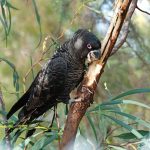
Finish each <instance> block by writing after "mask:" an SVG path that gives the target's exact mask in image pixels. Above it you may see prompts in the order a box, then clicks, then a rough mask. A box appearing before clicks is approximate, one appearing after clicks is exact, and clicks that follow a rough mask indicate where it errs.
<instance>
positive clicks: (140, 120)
mask: <svg viewBox="0 0 150 150" xmlns="http://www.w3.org/2000/svg"><path fill="white" fill-rule="evenodd" d="M110 112H114V113H117V114H119V115H121V116H124V117H127V118H129V119H132V120H134V121H135V122H137V123H139V124H141V125H143V126H145V127H147V128H150V123H148V122H146V121H144V120H142V119H140V118H138V117H135V116H133V115H130V114H127V113H124V112H120V111H110Z"/></svg>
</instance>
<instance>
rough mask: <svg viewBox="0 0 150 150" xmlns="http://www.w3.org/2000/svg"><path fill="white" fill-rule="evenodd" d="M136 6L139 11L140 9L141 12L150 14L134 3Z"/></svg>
mask: <svg viewBox="0 0 150 150" xmlns="http://www.w3.org/2000/svg"><path fill="white" fill-rule="evenodd" d="M136 8H137V9H138V10H139V11H141V12H143V13H145V14H147V15H150V13H149V12H147V11H145V10H142V9H141V8H139V6H137V5H136Z"/></svg>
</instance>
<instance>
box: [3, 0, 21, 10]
mask: <svg viewBox="0 0 150 150" xmlns="http://www.w3.org/2000/svg"><path fill="white" fill-rule="evenodd" d="M6 6H7V7H9V8H12V9H15V10H19V9H18V8H16V7H14V6H13V5H12V4H11V3H9V2H8V1H6Z"/></svg>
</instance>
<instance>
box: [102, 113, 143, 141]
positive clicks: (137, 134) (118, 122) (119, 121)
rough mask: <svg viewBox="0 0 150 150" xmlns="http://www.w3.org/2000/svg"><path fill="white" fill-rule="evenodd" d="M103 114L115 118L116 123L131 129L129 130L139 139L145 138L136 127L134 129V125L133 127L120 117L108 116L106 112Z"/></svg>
mask: <svg viewBox="0 0 150 150" xmlns="http://www.w3.org/2000/svg"><path fill="white" fill-rule="evenodd" d="M103 115H104V116H105V117H107V118H109V119H111V120H113V121H114V122H115V123H116V124H118V125H120V126H122V127H123V128H125V129H127V130H129V131H130V132H131V133H132V134H134V135H135V136H136V137H137V138H138V139H141V138H143V136H142V135H141V134H140V133H139V132H138V131H137V130H136V129H134V128H133V127H131V126H129V125H128V124H126V123H124V122H123V121H121V120H118V119H116V118H114V117H112V116H108V115H105V114H103Z"/></svg>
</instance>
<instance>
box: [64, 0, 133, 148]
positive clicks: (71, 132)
mask: <svg viewBox="0 0 150 150" xmlns="http://www.w3.org/2000/svg"><path fill="white" fill-rule="evenodd" d="M130 4H131V0H123V1H119V3H117V4H116V8H115V14H114V16H113V19H112V21H111V24H110V27H109V29H108V32H107V34H106V37H105V39H104V41H103V43H102V49H101V51H102V56H101V58H100V60H98V61H95V62H93V63H92V64H91V65H90V66H89V70H88V72H87V73H86V75H85V77H84V79H83V81H82V83H81V85H80V86H79V87H78V89H77V99H78V100H81V101H79V102H75V103H73V104H72V105H71V106H70V109H69V113H68V116H67V120H66V124H65V128H64V132H63V136H62V142H61V150H67V149H68V150H69V149H72V147H73V144H74V141H75V137H76V133H77V129H78V126H79V124H80V121H81V119H82V117H83V116H84V114H85V112H86V110H87V108H88V107H89V106H90V104H91V103H92V102H93V96H94V93H95V90H96V87H97V83H98V81H99V79H100V77H101V74H102V73H103V70H104V67H105V64H106V63H107V60H108V58H109V56H110V54H111V53H112V49H113V47H114V45H115V43H116V40H117V38H118V36H119V33H120V30H121V28H122V25H123V22H124V20H125V17H126V14H127V12H128V9H129V6H130Z"/></svg>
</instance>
